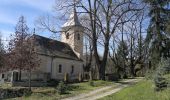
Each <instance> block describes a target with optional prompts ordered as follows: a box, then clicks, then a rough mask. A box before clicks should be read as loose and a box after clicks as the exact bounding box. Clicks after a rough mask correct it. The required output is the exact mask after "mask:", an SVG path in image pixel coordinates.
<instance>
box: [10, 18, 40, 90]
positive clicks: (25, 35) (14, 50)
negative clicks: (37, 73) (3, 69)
mask: <svg viewBox="0 0 170 100" xmlns="http://www.w3.org/2000/svg"><path fill="white" fill-rule="evenodd" d="M8 50H9V63H8V64H9V65H8V66H9V69H10V70H14V69H15V70H19V81H21V71H27V72H28V73H29V77H28V78H29V84H30V83H31V71H32V70H34V69H35V68H36V67H38V66H39V61H40V60H39V59H38V55H37V53H36V51H35V43H34V38H33V36H31V34H29V31H28V27H27V25H26V21H25V19H24V17H23V16H21V17H20V18H19V22H18V24H17V26H16V32H15V34H14V35H13V37H12V38H11V40H10V42H9V48H8ZM30 89H31V88H30Z"/></svg>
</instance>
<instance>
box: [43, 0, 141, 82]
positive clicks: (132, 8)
mask: <svg viewBox="0 0 170 100" xmlns="http://www.w3.org/2000/svg"><path fill="white" fill-rule="evenodd" d="M75 1H76V0H74V2H72V0H57V2H56V5H57V6H56V7H55V8H56V9H57V10H60V11H61V10H63V11H64V10H65V11H69V10H70V8H71V7H73V6H76V8H78V9H80V12H79V13H80V14H84V15H86V16H88V20H87V21H89V23H90V25H89V26H88V27H86V26H84V27H85V29H87V30H89V31H91V32H90V33H92V35H91V36H92V38H91V39H92V40H91V41H92V47H93V53H94V58H95V62H96V64H97V67H98V70H99V72H98V73H99V79H101V80H105V70H106V63H107V59H108V53H109V43H110V40H111V36H112V35H114V33H115V32H116V31H117V28H118V26H119V25H121V23H126V22H128V21H129V20H131V18H132V17H133V16H134V15H135V13H133V14H129V16H128V17H127V18H126V19H125V20H124V21H123V22H121V18H122V16H123V15H124V14H127V13H129V12H138V11H139V10H140V9H142V7H140V8H139V6H137V3H136V2H135V1H133V0H119V1H114V0H80V1H77V2H75ZM65 2H67V3H65ZM65 14H67V13H64V15H65ZM62 18H63V15H62ZM48 19H49V18H48ZM49 22H50V21H47V22H45V21H43V20H41V22H40V24H41V26H42V28H43V29H47V30H49V31H51V32H54V33H57V32H59V31H56V30H55V31H53V30H54V28H53V27H51V26H50V25H51V24H49ZM99 42H100V44H102V46H103V48H104V51H103V52H102V57H100V56H99V53H100V52H99V50H98V48H99Z"/></svg>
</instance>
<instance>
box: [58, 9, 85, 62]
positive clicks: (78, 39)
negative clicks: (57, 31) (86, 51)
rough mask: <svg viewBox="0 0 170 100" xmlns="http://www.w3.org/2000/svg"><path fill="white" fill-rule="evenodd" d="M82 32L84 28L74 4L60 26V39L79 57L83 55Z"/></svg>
mask: <svg viewBox="0 0 170 100" xmlns="http://www.w3.org/2000/svg"><path fill="white" fill-rule="evenodd" d="M83 33H84V28H83V26H82V25H81V23H80V22H79V19H78V16H77V12H76V8H75V6H74V10H73V11H72V13H71V15H70V17H69V19H68V21H67V22H66V23H65V24H64V25H63V26H62V34H61V41H62V42H64V43H67V44H69V45H70V47H71V48H72V49H73V51H74V52H75V54H76V55H77V56H78V57H79V58H80V59H82V56H83Z"/></svg>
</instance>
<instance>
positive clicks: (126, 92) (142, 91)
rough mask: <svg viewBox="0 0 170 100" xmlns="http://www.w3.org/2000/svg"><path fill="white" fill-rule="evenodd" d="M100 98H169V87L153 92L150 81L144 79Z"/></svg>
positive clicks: (129, 99)
mask: <svg viewBox="0 0 170 100" xmlns="http://www.w3.org/2000/svg"><path fill="white" fill-rule="evenodd" d="M100 100H170V89H167V90H164V91H160V92H155V91H154V85H153V84H152V81H148V80H144V81H141V82H140V83H138V84H136V85H134V86H131V87H127V88H125V89H123V90H121V91H120V92H117V93H115V94H113V95H110V96H107V97H105V98H102V99H100Z"/></svg>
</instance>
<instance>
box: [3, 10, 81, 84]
mask: <svg viewBox="0 0 170 100" xmlns="http://www.w3.org/2000/svg"><path fill="white" fill-rule="evenodd" d="M83 31H84V28H83V27H82V25H81V24H80V22H79V20H78V16H77V13H76V10H74V11H73V12H72V14H71V15H70V18H69V20H68V21H67V22H66V23H65V24H64V25H63V26H62V34H61V41H57V40H53V39H50V38H46V37H42V36H39V35H33V37H34V39H35V43H36V50H37V53H38V56H39V58H40V67H38V68H37V69H36V70H35V71H33V72H32V76H31V78H32V80H49V79H54V80H63V79H64V77H65V75H66V74H68V76H69V79H70V80H75V79H78V78H79V75H82V74H83V60H82V56H83ZM10 74H11V73H10ZM28 75H29V74H28V72H25V71H22V74H21V79H22V80H25V79H28ZM7 76H8V75H7ZM9 76H10V77H11V76H12V81H13V80H14V81H17V80H18V77H19V72H17V71H13V72H12V74H11V75H9ZM0 77H1V78H5V77H4V76H3V77H2V75H0Z"/></svg>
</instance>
